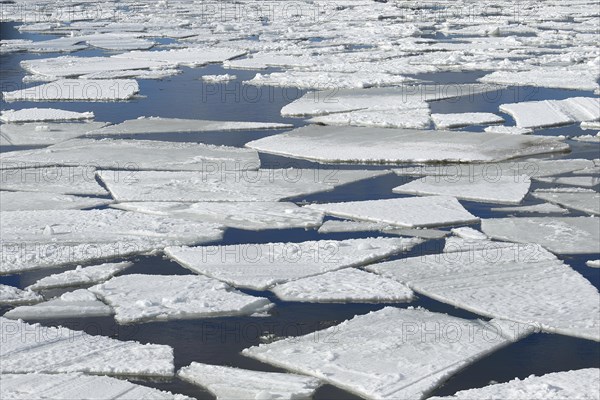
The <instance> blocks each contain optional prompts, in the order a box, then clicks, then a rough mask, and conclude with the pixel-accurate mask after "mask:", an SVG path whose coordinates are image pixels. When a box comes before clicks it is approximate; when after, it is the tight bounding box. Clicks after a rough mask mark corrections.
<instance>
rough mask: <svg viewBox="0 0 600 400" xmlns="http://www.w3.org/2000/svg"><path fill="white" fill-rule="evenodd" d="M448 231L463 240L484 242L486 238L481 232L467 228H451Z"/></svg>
mask: <svg viewBox="0 0 600 400" xmlns="http://www.w3.org/2000/svg"><path fill="white" fill-rule="evenodd" d="M450 231H451V232H452V233H453V234H455V235H456V236H458V237H460V238H463V239H470V240H485V239H487V238H488V237H487V235H485V234H484V233H483V232H480V231H478V230H477V229H473V228H469V227H468V226H463V227H461V228H453V229H451V230H450Z"/></svg>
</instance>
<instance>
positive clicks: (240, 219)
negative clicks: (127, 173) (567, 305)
mask: <svg viewBox="0 0 600 400" xmlns="http://www.w3.org/2000/svg"><path fill="white" fill-rule="evenodd" d="M113 207H115V208H119V209H122V210H128V211H135V212H142V213H147V214H156V215H164V216H169V217H173V218H182V219H185V220H188V221H190V220H191V221H198V222H210V223H216V224H219V225H223V226H227V227H230V228H237V229H246V230H253V231H257V230H265V229H292V228H304V229H308V228H314V227H318V226H320V225H321V223H322V221H323V213H321V212H319V211H314V210H309V209H307V208H303V207H298V206H297V205H296V204H294V203H289V202H272V201H265V202H263V201H260V202H236V201H229V202H216V201H215V202H199V203H182V202H131V203H118V204H114V205H113Z"/></svg>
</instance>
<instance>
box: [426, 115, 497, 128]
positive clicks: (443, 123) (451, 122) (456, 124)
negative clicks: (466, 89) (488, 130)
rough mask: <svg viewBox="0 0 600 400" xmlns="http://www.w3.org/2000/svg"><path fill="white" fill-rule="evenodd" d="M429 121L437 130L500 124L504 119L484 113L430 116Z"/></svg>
mask: <svg viewBox="0 0 600 400" xmlns="http://www.w3.org/2000/svg"><path fill="white" fill-rule="evenodd" d="M431 119H432V120H433V123H434V124H435V127H436V128H437V129H448V128H460V127H463V126H469V125H487V124H501V123H503V122H504V118H502V117H500V116H498V115H496V114H492V113H484V112H473V113H457V114H432V115H431Z"/></svg>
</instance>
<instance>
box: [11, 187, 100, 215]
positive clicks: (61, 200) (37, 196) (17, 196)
mask: <svg viewBox="0 0 600 400" xmlns="http://www.w3.org/2000/svg"><path fill="white" fill-rule="evenodd" d="M110 203H112V200H110V199H101V198H98V197H81V196H71V195H68V194H56V193H46V192H6V191H0V211H31V210H79V209H83V208H95V207H99V206H105V205H107V204H110Z"/></svg>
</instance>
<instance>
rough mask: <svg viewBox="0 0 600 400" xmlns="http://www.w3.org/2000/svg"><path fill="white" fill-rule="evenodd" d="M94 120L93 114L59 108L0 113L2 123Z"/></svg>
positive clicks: (27, 109)
mask: <svg viewBox="0 0 600 400" xmlns="http://www.w3.org/2000/svg"><path fill="white" fill-rule="evenodd" d="M93 118H94V113H93V112H75V111H67V110H59V109H58V108H37V107H36V108H24V109H21V110H4V111H2V112H1V113H0V121H3V122H10V123H18V122H33V121H67V120H78V119H93ZM2 129H4V128H2Z"/></svg>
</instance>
